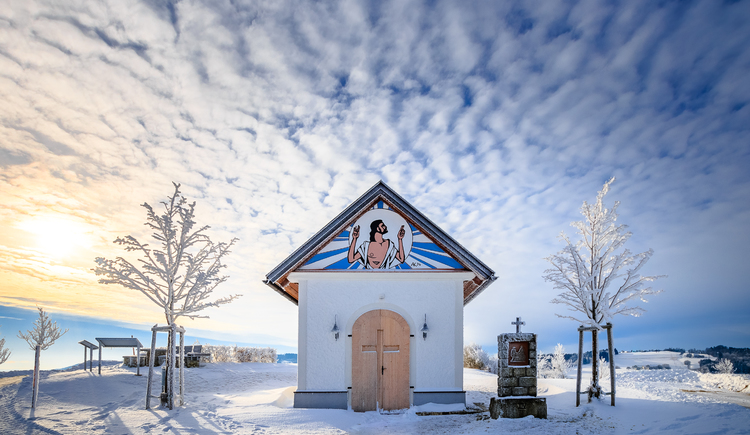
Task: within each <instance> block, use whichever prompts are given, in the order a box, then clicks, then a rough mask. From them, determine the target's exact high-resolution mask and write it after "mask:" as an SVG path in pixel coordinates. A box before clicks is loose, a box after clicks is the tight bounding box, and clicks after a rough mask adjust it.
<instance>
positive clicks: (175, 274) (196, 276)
mask: <svg viewBox="0 0 750 435" xmlns="http://www.w3.org/2000/svg"><path fill="white" fill-rule="evenodd" d="M172 184H173V185H174V194H173V195H172V196H169V197H167V198H168V199H167V201H165V202H162V203H161V204H162V206H163V210H162V211H161V213H157V212H156V211H154V209H153V208H152V207H151V206H150V205H149V204H147V203H143V204H142V206H143V207H144V208H145V209H146V223H145V225H146V226H147V227H149V228H150V229H151V230H153V233H152V237H153V238H154V239H155V240H156V241H157V245H158V248H155V249H152V248H151V247H150V246H149V245H148V244H145V243H141V242H140V241H138V240H137V239H136V238H135V237H133V236H126V237H118V238H117V239H115V241H114V243H116V244H118V245H122V246H123V247H124V248H125V250H126V251H129V252H133V251H134V252H137V253H139V254H140V255H141V258H140V259H139V260H138V262H139V266H140V267H138V266H136V265H134V264H133V263H131V262H130V261H128V260H126V259H125V258H122V257H117V258H116V259H115V260H108V259H106V258H102V257H97V258H96V264H97V267H96V268H95V269H94V272H95V273H96V275H98V276H102V278H100V279H99V283H101V284H119V285H121V286H123V287H125V288H129V289H131V290H137V291H139V292H141V293H143V294H144V295H146V297H148V298H149V299H150V300H151V301H152V302H154V303H155V304H156V305H158V306H159V307H161V308H162V310H163V311H164V317H165V318H166V320H167V324H168V325H173V324H175V322H176V321H177V319H178V318H180V317H188V318H191V319H194V318H207V317H208V316H204V315H200V314H199V313H200V312H201V311H203V310H205V309H206V308H208V307H218V306H220V305H223V304H228V303H230V302H232V301H233V300H234V299H236V298H238V297H239V295H232V296H227V297H223V298H218V299H213V300H211V297H212V293H213V291H214V290H215V289H216V287H217V286H218V285H219V284H221V283H222V282H224V281H226V280H227V278H228V277H227V276H224V275H221V270H222V269H223V268H224V267H225V266H224V265H223V264H222V262H221V260H222V258H223V257H224V256H225V255H227V254H228V253H229V248H231V247H232V245H234V243H235V242H236V241H237V239H232V240H231V241H230V242H229V243H223V242H221V243H214V242H212V241H211V239H210V238H209V237H208V235H206V231H207V230H208V229H209V228H210V227H209V226H202V227H198V228H196V222H195V202H192V203H188V201H187V199H186V198H185V197H184V196H183V195H182V194H181V193H180V185H179V184H177V183H172ZM168 340H169V343H168V351H167V359H168V361H169V363H168V367H169V368H171V369H174V368H175V367H176V350H175V347H176V337H174V334H172V333H171V332H170V334H169V339H168ZM175 372H176V370H170V376H174V375H175ZM149 376H150V374H149ZM168 384H169V388H172V385H173V383H172V382H169V383H168ZM168 394H169V396H170V397H172V396H173V391H169V392H168Z"/></svg>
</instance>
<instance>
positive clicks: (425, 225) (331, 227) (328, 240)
mask: <svg viewBox="0 0 750 435" xmlns="http://www.w3.org/2000/svg"><path fill="white" fill-rule="evenodd" d="M374 209H387V210H392V211H393V212H395V213H397V214H398V215H400V216H401V217H402V218H403V219H404V221H405V225H404V226H405V227H406V224H408V229H411V230H412V234H414V235H415V236H418V237H422V238H426V240H425V241H426V242H427V243H426V242H425V241H419V240H421V239H417V238H415V239H414V249H413V255H412V257H413V258H419V260H420V261H419V262H418V264H419V265H420V266H422V267H423V268H424V269H428V268H429V269H435V270H446V271H449V270H457V269H458V270H468V271H471V272H473V273H474V278H473V279H471V280H468V281H465V282H464V305H466V304H467V303H468V302H469V301H471V300H472V299H474V298H475V297H476V296H477V295H478V294H479V293H481V292H482V291H483V290H484V289H485V288H486V287H487V286H488V285H489V284H491V283H492V282H493V281H494V280H495V279H497V277H496V276H495V272H494V271H493V270H492V269H490V268H489V267H488V266H487V265H486V264H484V263H483V262H482V261H481V260H479V259H478V258H477V257H476V256H474V255H473V254H472V253H471V252H469V251H468V250H467V249H466V248H464V247H463V246H461V244H459V243H458V242H456V241H455V240H454V239H453V238H452V237H450V236H449V235H448V234H446V233H445V232H444V231H443V230H442V229H440V227H438V226H437V225H435V224H434V223H433V222H432V221H431V220H429V219H428V218H427V217H425V216H424V215H423V214H422V213H421V212H419V210H417V209H416V208H414V206H412V205H411V204H409V202H407V201H406V200H405V199H403V198H402V197H401V196H400V195H399V194H397V193H396V192H394V191H393V190H392V189H391V188H390V187H388V186H387V185H386V184H385V183H384V182H383V181H380V182H378V183H376V184H375V185H374V186H373V187H372V188H370V189H369V190H368V191H367V192H365V193H364V194H363V195H362V196H360V197H359V198H358V199H357V200H355V201H354V202H353V203H352V204H351V205H350V206H349V207H347V208H346V209H344V211H342V212H341V213H340V214H339V215H338V216H336V217H335V218H334V219H333V220H332V221H331V222H329V223H328V224H327V225H326V226H325V227H323V228H322V229H321V230H320V231H318V232H317V233H316V234H315V235H314V236H312V237H311V238H310V239H309V240H308V241H307V242H305V243H303V244H302V246H300V247H299V248H297V250H295V251H294V252H293V253H292V254H291V255H290V256H289V257H287V258H286V259H285V260H284V261H282V262H281V263H280V264H279V265H278V266H276V267H275V268H274V269H273V270H271V271H270V272H269V273H268V275H266V279H265V280H264V281H263V282H264V283H265V284H267V285H268V286H270V287H271V288H273V289H274V290H276V291H277V292H278V293H280V294H281V295H282V296H284V297H286V298H287V299H289V300H290V301H292V302H293V303H295V304H297V297H298V289H297V284H295V283H292V282H289V280H288V279H287V277H288V276H289V274H290V273H291V272H294V271H295V270H302V269H308V270H309V269H311V268H314V267H315V264H316V261H315V259H317V258H326V257H329V255H328V254H329V253H330V254H331V256H333V255H339V256H343V257H344V258H345V256H346V250H347V249H341V248H339V249H336V250H328V249H326V247H327V246H328V245H329V244H333V243H339V244H342V245H344V246H346V245H348V243H349V242H348V240H349V238H348V237H349V229H350V227H353V226H354V224H355V223H356V221H357V219H359V218H360V217H362V216H363V215H364V214H365V213H368V212H371V211H373V210H374ZM396 228H398V227H396ZM362 231H363V233H366V232H367V231H369V229H368V228H364V229H362ZM397 231H398V230H397V229H394V232H397ZM338 239H341V240H338ZM321 251H325V252H323V253H321ZM316 254H318V255H316ZM419 256H421V257H419ZM407 258H409V257H408V254H407ZM311 260H312V261H311ZM345 261H346V260H344V261H339V262H333V261H328V262H327V263H325V265H324V266H323V267H321V268H320V270H323V269H325V270H327V271H336V270H348V271H350V270H360V271H364V269H365V267H364V266H363V267H359V266H360V265H358V264H352V265H351V266H349V264H348V262H346V264H342V263H344V262H345ZM311 263H312V264H313V266H311ZM328 263H331V264H328ZM430 263H432V264H430ZM320 264H322V263H320ZM344 266H349V267H344ZM408 269H412V268H411V267H410V266H409V263H408V262H406V261H403V262H402V263H401V264H399V265H398V266H397V267H394V268H393V271H394V272H395V273H408V272H409V270H408Z"/></svg>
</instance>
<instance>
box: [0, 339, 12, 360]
mask: <svg viewBox="0 0 750 435" xmlns="http://www.w3.org/2000/svg"><path fill="white" fill-rule="evenodd" d="M8 358H10V349H6V348H5V339H4V338H0V364H2V363H4V362H5V361H8Z"/></svg>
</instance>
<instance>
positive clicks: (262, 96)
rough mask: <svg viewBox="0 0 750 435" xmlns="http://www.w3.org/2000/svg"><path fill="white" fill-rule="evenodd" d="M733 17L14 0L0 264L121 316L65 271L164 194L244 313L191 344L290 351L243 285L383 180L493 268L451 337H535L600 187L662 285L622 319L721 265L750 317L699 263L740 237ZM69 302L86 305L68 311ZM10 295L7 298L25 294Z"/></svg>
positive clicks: (728, 255) (84, 266) (698, 289)
mask: <svg viewBox="0 0 750 435" xmlns="http://www.w3.org/2000/svg"><path fill="white" fill-rule="evenodd" d="M748 16H750V11H749V10H748V6H747V4H746V3H745V2H738V3H733V4H730V3H727V4H719V3H716V2H710V1H700V2H693V3H665V4H654V3H652V2H629V3H627V4H622V5H612V4H606V3H603V2H598V1H580V2H574V3H569V4H568V3H566V4H564V5H563V4H561V5H550V4H548V3H544V2H540V3H538V4H533V3H528V2H504V3H497V2H483V3H482V2H480V3H478V4H474V5H472V6H471V7H469V6H467V5H465V4H459V3H456V2H447V1H446V2H437V3H435V4H434V5H430V6H428V5H425V4H422V3H418V2H376V3H364V2H362V3H360V2H347V3H345V4H338V5H332V4H327V3H314V2H291V1H290V2H269V3H262V2H260V3H259V2H248V3H243V2H210V3H209V2H200V1H189V2H184V1H183V2H178V3H176V2H144V3H133V4H131V3H128V4H124V3H121V2H105V3H96V2H87V1H80V2H73V3H70V4H68V5H66V7H64V8H63V7H61V6H59V5H57V4H55V3H54V2H44V1H36V2H26V3H23V4H14V5H13V7H11V8H8V10H5V11H0V32H1V33H2V34H3V39H2V41H3V42H2V43H0V94H1V97H2V99H3V101H4V103H5V104H3V105H2V107H0V166H1V167H2V168H3V171H2V173H0V186H2V188H0V203H2V204H3V208H2V209H0V220H1V222H2V225H1V228H3V229H2V230H0V245H3V246H4V247H5V248H4V252H3V257H4V258H6V257H7V258H10V259H12V261H11V262H9V263H7V264H6V267H5V268H4V271H3V272H2V273H4V274H9V275H8V276H9V277H11V278H12V279H13V280H15V281H13V282H14V283H15V284H12V286H13V288H16V289H21V288H22V286H29V287H28V288H30V289H31V290H29V291H27V293H26V295H27V296H30V297H29V300H34V299H35V298H38V299H39V300H44V301H45V302H50V303H55V300H56V297H57V296H59V299H57V300H58V302H57V304H58V305H59V309H61V310H68V311H71V312H76V313H81V314H86V315H92V316H97V315H99V314H98V313H101V312H103V310H108V311H107V312H109V310H112V311H111V312H115V313H117V312H118V310H115V309H113V308H112V305H111V304H113V303H114V301H117V303H121V304H124V306H128V305H129V304H135V305H133V306H138V307H141V303H142V302H143V300H141V299H138V298H137V296H136V295H130V294H128V293H127V292H126V291H125V290H118V289H115V288H113V287H106V288H104V289H102V286H100V285H98V284H95V280H94V279H93V278H92V277H90V276H89V277H86V274H88V273H89V272H88V269H90V268H91V267H92V265H93V258H94V257H96V256H105V257H109V258H112V257H114V256H116V255H119V254H120V253H119V252H118V251H117V249H116V247H115V246H113V245H112V244H111V241H112V240H113V239H114V238H115V237H116V236H118V235H124V234H133V235H134V236H137V237H143V238H146V237H147V232H146V231H145V228H144V227H143V226H142V223H143V218H144V214H143V210H142V209H141V208H140V207H139V204H141V203H143V202H148V203H150V204H156V203H158V201H161V200H164V199H165V198H166V195H167V194H168V193H169V192H170V191H171V182H172V181H176V182H180V183H182V184H183V190H184V192H185V194H186V195H187V196H188V197H189V198H192V199H195V200H196V201H197V202H198V218H199V219H200V220H201V221H205V222H206V223H208V224H210V225H211V226H212V234H213V235H214V237H215V238H216V239H217V240H229V239H230V238H232V237H235V236H236V237H238V238H239V239H240V242H239V243H238V244H237V246H236V249H234V252H233V254H231V255H230V257H229V260H228V274H229V275H230V276H231V277H232V278H231V279H230V280H229V281H228V282H227V283H225V284H223V287H222V289H221V292H223V293H225V294H230V293H243V294H245V297H243V298H241V299H240V300H239V301H238V302H237V303H235V304H232V306H228V307H225V308H223V309H222V311H221V314H220V315H219V314H218V313H217V315H213V316H212V317H214V320H211V321H209V322H205V321H202V323H200V328H202V329H205V330H211V329H215V330H222V331H229V330H231V329H232V328H235V327H236V325H247V326H246V328H247V329H248V333H252V332H251V331H255V333H259V334H260V333H266V334H268V331H274V332H273V334H271V335H274V336H278V337H284V338H283V339H284V340H287V341H292V342H293V339H292V337H294V334H296V329H295V328H296V323H295V322H296V308H295V307H294V306H292V305H291V304H289V303H288V302H287V301H285V300H284V299H283V298H280V297H278V295H275V294H274V293H273V292H271V291H270V289H268V288H266V287H265V286H263V284H262V283H261V279H262V278H263V277H264V275H265V273H266V272H267V271H268V270H270V269H271V268H272V267H273V266H275V265H276V264H277V263H278V262H280V261H281V260H283V259H284V258H285V257H286V256H287V255H288V254H289V253H290V252H292V251H293V250H294V249H296V248H297V247H298V246H299V245H300V244H301V243H303V242H304V241H305V240H307V238H308V237H310V236H311V235H312V234H314V233H315V232H317V231H318V229H320V228H321V227H322V226H323V225H325V224H326V223H327V222H328V221H329V220H330V219H332V218H333V217H334V216H336V215H337V214H338V213H339V212H340V211H341V210H342V209H343V208H344V207H346V206H347V205H348V204H349V203H351V201H353V200H354V199H356V198H357V197H358V196H359V195H360V194H361V193H362V192H364V191H365V190H367V189H368V188H369V187H370V186H372V185H373V184H374V183H375V182H377V181H378V180H379V179H383V180H384V181H386V182H387V183H389V185H390V186H391V187H393V188H394V189H395V190H396V191H398V192H399V193H400V194H402V196H404V197H405V198H406V199H407V200H409V201H411V202H412V203H413V204H414V205H415V206H416V207H417V208H419V209H420V210H421V211H422V212H423V213H424V214H425V215H427V216H428V217H430V218H431V219H432V220H434V221H435V222H437V223H438V224H439V225H440V226H441V227H442V228H443V229H444V230H445V231H447V232H448V233H449V234H451V235H453V236H454V237H455V238H456V239H457V240H458V241H459V242H461V243H462V244H463V245H464V246H466V247H467V248H468V249H470V250H471V251H473V252H475V253H476V254H477V255H478V256H479V258H481V259H483V260H484V261H485V262H486V263H487V264H489V265H490V266H491V267H493V268H494V269H495V270H496V271H497V273H498V276H499V277H500V279H499V280H498V282H497V283H496V284H493V286H492V287H490V289H488V291H487V292H485V293H484V294H483V295H482V296H481V298H482V299H483V300H484V302H483V303H481V304H477V303H473V304H470V305H469V306H468V307H467V309H466V325H467V331H471V334H474V333H476V334H478V335H479V336H477V337H472V340H475V341H480V342H483V343H491V342H493V341H494V338H493V337H492V336H493V334H494V335H497V333H499V332H501V331H502V330H504V329H502V328H504V327H505V326H507V325H505V323H503V322H500V321H498V320H495V319H497V318H505V317H507V318H509V319H512V318H514V317H515V316H516V315H518V314H517V312H519V311H524V313H519V314H523V315H524V316H528V317H529V318H530V321H531V322H532V323H533V324H536V325H538V327H539V328H540V329H539V330H540V331H544V332H548V333H549V334H550V335H551V336H552V337H555V336H557V335H555V334H556V332H554V331H555V330H556V329H559V327H560V325H561V324H560V323H558V322H559V321H558V320H556V319H555V318H554V316H553V312H554V310H555V309H556V307H553V306H551V305H550V304H547V303H546V301H548V300H550V299H552V297H554V291H552V289H551V287H550V286H549V285H548V284H546V283H544V282H543V281H542V280H541V273H542V271H543V270H544V268H545V267H546V265H545V263H544V261H543V260H542V258H543V257H545V256H547V255H549V254H551V253H553V252H556V251H557V250H559V249H560V244H559V243H557V241H556V239H555V237H556V236H557V234H559V232H560V231H561V230H566V231H567V232H570V231H569V226H568V224H569V222H570V221H572V220H577V219H579V218H580V217H579V215H578V208H579V207H580V204H581V202H582V201H583V200H589V201H591V200H593V198H594V196H595V193H596V191H597V190H598V189H599V188H600V187H601V185H602V184H603V183H604V181H606V180H607V179H608V178H609V177H611V176H613V175H614V176H616V177H617V178H618V181H617V183H616V184H615V186H614V189H613V192H612V194H611V196H612V197H613V199H619V200H621V201H622V203H623V205H622V207H621V212H622V213H623V215H622V216H623V222H625V223H628V224H629V225H631V228H633V232H634V234H635V236H634V238H633V240H632V243H633V245H634V246H633V247H632V249H633V250H634V251H642V250H645V249H648V248H649V247H653V248H654V249H655V250H656V255H655V256H654V259H653V260H652V264H653V268H654V271H653V273H655V274H660V273H662V270H657V269H658V268H659V267H661V268H664V269H667V270H665V271H664V272H666V273H668V274H669V275H670V276H671V278H670V279H669V280H664V281H663V283H660V284H662V285H663V286H664V288H665V289H666V290H667V291H666V292H665V293H664V294H662V295H658V296H656V297H655V298H654V301H653V302H652V303H651V304H650V306H651V307H652V308H651V310H649V314H650V313H651V312H652V311H658V313H655V314H654V316H653V317H654V319H653V320H651V319H649V320H647V319H646V318H644V319H639V321H641V320H642V321H644V322H653V323H648V324H650V325H657V324H658V320H657V319H658V317H659V316H660V315H663V314H661V313H662V312H663V311H665V310H669V309H670V306H671V305H670V304H674V307H679V308H678V309H679V310H682V311H684V312H691V313H692V312H695V311H696V310H699V309H700V307H699V305H700V304H696V303H694V302H690V300H691V298H693V300H694V299H696V298H700V297H701V295H702V294H703V292H704V286H708V285H712V284H711V282H713V281H711V280H707V279H703V278H701V279H697V278H699V277H698V276H696V273H698V272H697V270H700V267H698V265H700V264H704V265H707V264H710V265H711V267H714V268H717V270H721V273H720V276H721V277H720V278H716V280H718V282H719V284H718V286H719V287H722V289H723V290H722V294H724V295H727V296H726V297H718V298H717V299H716V300H717V301H721V302H717V303H716V304H715V306H713V305H712V308H711V309H712V310H714V311H712V312H714V313H719V312H720V308H721V304H723V303H729V302H728V300H730V299H731V298H735V299H738V300H740V301H742V302H745V303H747V302H750V301H749V300H747V296H743V294H742V291H741V290H742V288H743V287H742V284H741V283H742V282H744V281H746V279H747V278H748V277H747V273H746V272H743V271H742V268H741V267H739V268H731V267H725V266H722V265H727V264H735V259H736V258H741V257H742V254H741V252H742V249H743V248H742V246H744V243H745V241H746V239H747V234H748V231H747V229H748V228H749V227H750V217H748V212H749V211H748V209H749V208H750V206H749V205H748V204H750V201H748V200H747V199H748V197H749V196H750V180H749V177H748V174H747V170H746V168H747V167H748V160H749V159H750V157H749V156H748V148H747V147H746V146H744V144H746V142H747V134H748V127H747V125H750V122H748V121H750V119H748V118H750V112H749V111H750V108H748V100H750V85H748V83H747V80H746V79H745V77H746V76H747V73H748V65H750V63H748V60H749V56H750V50H748V49H747V43H746V42H747V41H748V40H749V39H750V35H749V34H748V33H750V30H749V29H748V27H747V26H746V25H744V23H745V22H746V19H747V18H748ZM38 215H44V216H52V218H55V217H57V218H60V219H63V218H68V217H71V216H72V217H74V218H75V219H77V220H78V221H80V222H81V223H82V225H84V226H86V228H88V229H87V234H88V235H89V236H90V238H91V240H92V242H91V245H90V246H89V247H88V248H86V250H84V251H81V252H78V253H77V254H76V255H75V256H71V258H68V259H65V260H63V261H59V262H54V261H53V262H50V261H48V259H43V258H40V257H39V255H38V252H37V251H38V250H37V248H35V247H34V246H32V245H31V242H30V241H29V240H27V239H29V238H30V237H32V236H31V235H30V234H25V233H23V232H18V230H17V229H16V228H18V225H19V224H21V223H22V222H24V221H26V220H28V219H32V218H34V217H35V216H38ZM24 238H26V239H24ZM706 252H710V253H711V255H710V256H706V255H705V253H706ZM9 265H13V266H9ZM24 265H25V266H24ZM657 266H658V267H657ZM56 268H57V269H56ZM59 268H63V269H64V270H65V272H62V270H63V269H59ZM58 273H59V275H57V274H58ZM58 276H59V277H60V278H59V279H57V277H58ZM685 277H692V278H696V279H692V278H691V279H685ZM52 281H54V285H51V286H49V288H46V287H45V286H47V284H43V283H50V282H52ZM698 282H701V283H703V284H701V286H699V285H698V284H697V283H698ZM3 286H5V287H3V289H4V290H5V289H7V288H10V287H8V286H10V284H3ZM79 288H84V289H86V290H85V291H84V293H89V294H90V295H92V296H91V297H88V298H86V300H83V299H80V300H77V299H76V297H74V296H68V295H71V294H73V295H75V294H78V293H75V292H78V291H80V290H74V289H79ZM14 291H15V290H14ZM18 292H19V294H16V293H14V296H12V297H10V296H9V298H8V299H6V302H7V303H11V304H21V305H23V304H27V303H31V302H28V301H26V300H25V299H20V297H21V296H22V295H21V294H20V290H18ZM56 292H58V293H56ZM71 292H73V293H71ZM3 294H6V291H3ZM56 295H57V296H56ZM113 295H116V296H113ZM687 296H689V297H687ZM24 297H25V296H24ZM14 298H15V299H14ZM530 300H534V301H541V302H539V303H536V304H534V305H530V304H529V301H530ZM659 300H662V301H665V302H663V303H662V302H658V301H659ZM480 305H481V306H480ZM143 306H144V307H145V306H146V305H145V304H144V305H143ZM475 306H476V307H475ZM139 310H140V308H139ZM154 311H156V312H157V316H159V315H158V310H155V307H153V308H151V309H147V310H146V311H140V312H143V313H146V314H144V317H143V318H144V321H145V319H146V318H147V317H148V313H151V315H153V312H154ZM526 313H529V314H526ZM117 315H121V316H123V317H126V315H125V314H117ZM717 315H718V314H717ZM532 316H533V317H534V318H533V319H531V317H532ZM647 317H649V316H648V315H647ZM217 318H221V321H219V320H218V319H217ZM247 319H251V320H250V321H249V322H248V320H247ZM508 321H510V320H508ZM497 322H500V323H497ZM532 323H530V326H531V324H532ZM486 325H489V326H486ZM569 326H571V325H569ZM571 327H572V326H571ZM475 331H476V332H475ZM479 331H481V332H479ZM550 339H552V338H550ZM552 344H554V343H552ZM673 344H675V343H668V344H667V345H673ZM707 344H709V345H712V344H715V343H707Z"/></svg>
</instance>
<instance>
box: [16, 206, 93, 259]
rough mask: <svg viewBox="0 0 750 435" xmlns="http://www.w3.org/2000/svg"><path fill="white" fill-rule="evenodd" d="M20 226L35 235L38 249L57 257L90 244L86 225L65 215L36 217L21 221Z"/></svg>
mask: <svg viewBox="0 0 750 435" xmlns="http://www.w3.org/2000/svg"><path fill="white" fill-rule="evenodd" d="M19 228H21V229H22V230H24V231H27V232H29V233H31V234H33V235H34V236H35V238H36V249H38V250H39V251H40V252H41V253H43V254H46V255H48V256H50V257H53V258H57V259H59V258H62V257H65V256H67V255H70V254H71V253H72V252H73V251H74V250H75V249H76V248H77V247H80V246H87V245H89V244H90V243H88V239H89V238H88V235H87V234H86V230H85V227H84V225H83V224H81V223H79V222H75V221H72V220H69V219H67V218H64V217H52V216H44V217H36V218H33V219H31V220H27V221H25V222H23V223H21V224H20V225H19Z"/></svg>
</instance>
